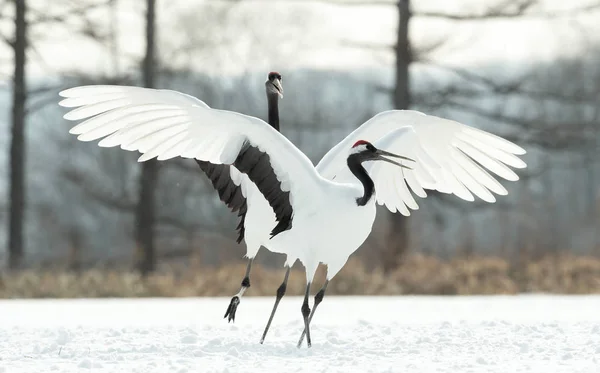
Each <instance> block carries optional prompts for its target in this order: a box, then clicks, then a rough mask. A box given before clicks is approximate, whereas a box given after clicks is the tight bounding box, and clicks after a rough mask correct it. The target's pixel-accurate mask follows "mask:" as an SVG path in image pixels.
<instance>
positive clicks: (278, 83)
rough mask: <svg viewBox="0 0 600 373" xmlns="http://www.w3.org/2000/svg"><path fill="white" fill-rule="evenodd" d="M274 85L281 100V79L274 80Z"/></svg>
mask: <svg viewBox="0 0 600 373" xmlns="http://www.w3.org/2000/svg"><path fill="white" fill-rule="evenodd" d="M273 85H274V86H275V88H276V89H277V93H278V94H279V98H283V86H282V85H281V81H280V80H279V79H273Z"/></svg>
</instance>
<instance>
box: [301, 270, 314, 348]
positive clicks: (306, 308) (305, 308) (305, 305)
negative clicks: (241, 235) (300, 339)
mask: <svg viewBox="0 0 600 373" xmlns="http://www.w3.org/2000/svg"><path fill="white" fill-rule="evenodd" d="M309 295H310V282H308V283H307V284H306V293H305V294H304V302H302V308H301V310H302V317H304V330H305V331H306V344H307V345H308V347H310V346H311V345H312V342H311V340H310V328H309V321H308V317H309V315H310V307H309V306H308V296H309ZM297 347H298V348H300V343H298V346H297Z"/></svg>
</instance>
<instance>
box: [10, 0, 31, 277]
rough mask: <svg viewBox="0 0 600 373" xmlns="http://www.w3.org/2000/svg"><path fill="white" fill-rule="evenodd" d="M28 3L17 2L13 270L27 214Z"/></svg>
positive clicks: (12, 147)
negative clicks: (26, 105)
mask: <svg viewBox="0 0 600 373" xmlns="http://www.w3.org/2000/svg"><path fill="white" fill-rule="evenodd" d="M25 12H26V8H25V0H15V38H14V41H13V44H12V47H13V49H14V53H15V60H14V63H15V70H14V76H13V104H12V128H11V144H10V192H9V193H10V195H9V203H10V222H9V225H8V252H9V266H10V268H11V269H17V268H19V267H20V265H21V262H22V259H23V246H24V242H23V221H24V213H25V104H26V100H27V91H26V89H27V88H26V86H25V63H26V55H25V50H26V48H27V39H26V35H27V23H26V21H25Z"/></svg>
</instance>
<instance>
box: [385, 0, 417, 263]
mask: <svg viewBox="0 0 600 373" xmlns="http://www.w3.org/2000/svg"><path fill="white" fill-rule="evenodd" d="M409 22H410V1H409V0H400V1H398V37H397V41H396V49H395V52H396V82H395V89H394V108H395V109H408V108H409V107H410V80H409V78H410V77H409V71H408V68H409V66H410V63H411V62H412V56H411V51H410V41H409V38H408V25H409ZM389 222H390V224H389V227H390V232H389V239H388V242H387V246H386V251H387V252H386V254H385V260H384V261H383V268H384V271H386V272H388V271H391V270H393V269H394V268H396V267H397V266H398V265H399V264H400V263H401V261H402V259H403V257H404V255H405V254H406V251H407V250H408V245H409V237H408V220H407V218H406V217H404V216H402V215H400V214H399V213H389Z"/></svg>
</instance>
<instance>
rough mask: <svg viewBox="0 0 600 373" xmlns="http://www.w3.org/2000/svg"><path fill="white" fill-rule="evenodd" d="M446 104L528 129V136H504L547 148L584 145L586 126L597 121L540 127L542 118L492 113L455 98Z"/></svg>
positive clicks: (548, 124) (551, 124)
mask: <svg viewBox="0 0 600 373" xmlns="http://www.w3.org/2000/svg"><path fill="white" fill-rule="evenodd" d="M446 105H448V106H450V107H455V108H457V109H460V110H463V111H466V112H470V113H473V114H475V115H478V116H480V117H482V118H486V119H489V120H493V121H497V122H501V123H506V124H509V125H513V126H519V127H522V128H524V129H527V130H528V131H529V133H527V135H528V136H525V135H523V136H521V137H520V138H517V137H515V136H512V137H511V136H504V137H505V138H506V139H507V140H509V141H513V142H514V141H515V140H516V141H521V142H522V141H526V142H528V143H530V144H533V145H537V146H540V147H542V148H546V149H560V150H565V149H568V148H571V147H573V146H582V144H583V143H585V142H586V141H589V138H588V137H589V136H587V135H586V134H585V131H584V130H585V129H586V128H594V126H595V125H596V123H593V122H589V123H586V122H580V123H573V122H555V123H546V124H547V125H546V126H544V127H540V123H544V122H543V121H542V120H536V119H527V118H523V117H515V116H511V115H505V114H501V113H490V112H488V111H486V110H483V109H481V108H479V107H477V106H475V105H469V104H465V103H462V102H458V101H454V100H450V101H449V102H447V103H446Z"/></svg>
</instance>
